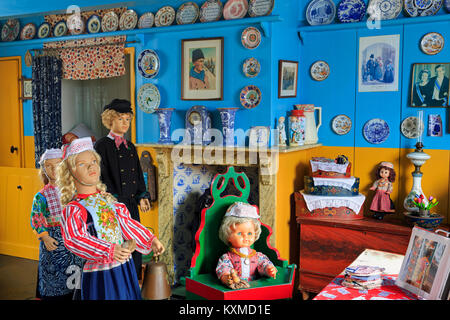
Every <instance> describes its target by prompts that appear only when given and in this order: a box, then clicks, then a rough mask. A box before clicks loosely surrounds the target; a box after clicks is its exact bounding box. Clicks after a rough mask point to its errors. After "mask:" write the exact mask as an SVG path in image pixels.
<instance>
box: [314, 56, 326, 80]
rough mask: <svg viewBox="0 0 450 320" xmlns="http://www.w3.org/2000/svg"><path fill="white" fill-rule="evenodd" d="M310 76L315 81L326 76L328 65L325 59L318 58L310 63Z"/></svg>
mask: <svg viewBox="0 0 450 320" xmlns="http://www.w3.org/2000/svg"><path fill="white" fill-rule="evenodd" d="M310 73H311V77H312V78H313V79H314V80H316V81H322V80H325V79H326V78H328V75H329V74H330V66H329V65H328V63H326V62H325V61H322V60H319V61H316V62H314V63H313V64H312V65H311V69H310Z"/></svg>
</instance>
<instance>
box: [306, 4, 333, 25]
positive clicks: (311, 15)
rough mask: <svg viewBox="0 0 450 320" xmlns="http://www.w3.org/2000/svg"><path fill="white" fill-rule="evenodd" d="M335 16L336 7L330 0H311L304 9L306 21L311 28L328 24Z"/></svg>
mask: <svg viewBox="0 0 450 320" xmlns="http://www.w3.org/2000/svg"><path fill="white" fill-rule="evenodd" d="M335 16H336V6H335V5H334V2H333V1H331V0H312V1H311V2H310V3H309V4H308V7H307V8H306V20H307V21H308V23H309V24H310V25H312V26H318V25H323V24H330V23H331V22H333V20H334V17H335Z"/></svg>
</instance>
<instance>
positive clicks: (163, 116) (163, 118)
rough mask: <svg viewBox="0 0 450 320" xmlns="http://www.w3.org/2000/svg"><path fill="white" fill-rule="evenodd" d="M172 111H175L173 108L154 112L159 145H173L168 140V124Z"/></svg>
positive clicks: (159, 109) (169, 139)
mask: <svg viewBox="0 0 450 320" xmlns="http://www.w3.org/2000/svg"><path fill="white" fill-rule="evenodd" d="M173 110H175V108H158V109H156V110H155V113H156V114H157V115H158V122H159V141H158V143H159V144H172V143H173V142H172V140H171V138H170V124H171V120H172V113H173Z"/></svg>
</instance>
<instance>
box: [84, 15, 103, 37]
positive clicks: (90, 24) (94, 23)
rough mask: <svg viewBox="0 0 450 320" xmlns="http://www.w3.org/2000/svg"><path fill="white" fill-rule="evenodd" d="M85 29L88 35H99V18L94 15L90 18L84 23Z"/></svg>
mask: <svg viewBox="0 0 450 320" xmlns="http://www.w3.org/2000/svg"><path fill="white" fill-rule="evenodd" d="M86 28H87V31H88V32H89V33H99V32H100V30H101V29H102V21H101V20H100V18H99V16H97V15H96V14H93V15H92V16H90V17H89V19H88V21H87V23H86Z"/></svg>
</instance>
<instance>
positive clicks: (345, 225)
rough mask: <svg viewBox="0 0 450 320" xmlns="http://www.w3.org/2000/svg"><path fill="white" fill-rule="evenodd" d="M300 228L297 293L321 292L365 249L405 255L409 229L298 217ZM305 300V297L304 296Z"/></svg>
mask: <svg viewBox="0 0 450 320" xmlns="http://www.w3.org/2000/svg"><path fill="white" fill-rule="evenodd" d="M297 222H298V223H299V224H300V246H299V248H300V261H299V290H300V291H301V292H303V293H304V292H315V293H318V292H320V291H321V290H322V289H323V288H324V287H325V286H326V285H327V284H328V283H330V282H331V280H333V279H334V278H335V277H336V276H337V275H338V274H340V273H341V272H342V271H343V270H344V269H345V268H346V267H347V266H348V265H350V264H351V262H352V261H354V260H355V259H356V258H357V257H358V256H359V255H360V254H361V253H362V252H363V251H364V250H365V249H374V250H381V251H388V252H392V253H398V254H403V255H404V254H405V253H406V249H407V247H408V243H409V238H410V236H411V228H410V227H407V226H405V225H403V222H401V221H391V222H387V221H378V220H375V219H373V218H367V217H365V218H364V219H361V220H353V221H334V220H331V219H329V218H328V219H319V218H314V219H312V218H307V217H299V216H297ZM304 296H305V295H304Z"/></svg>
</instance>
